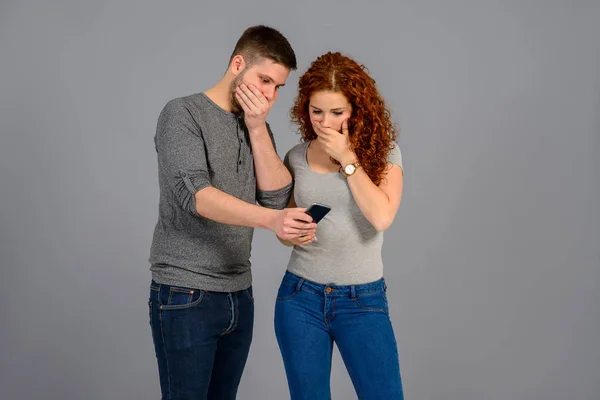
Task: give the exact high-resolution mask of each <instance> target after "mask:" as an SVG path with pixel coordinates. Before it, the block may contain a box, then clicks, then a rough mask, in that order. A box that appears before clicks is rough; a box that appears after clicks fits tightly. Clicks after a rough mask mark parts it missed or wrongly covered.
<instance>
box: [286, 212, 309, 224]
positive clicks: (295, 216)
mask: <svg viewBox="0 0 600 400" xmlns="http://www.w3.org/2000/svg"><path fill="white" fill-rule="evenodd" d="M287 216H288V217H290V218H291V219H292V220H300V221H304V222H307V223H310V222H312V221H313V218H312V217H311V216H310V215H308V214H307V213H306V209H305V208H298V209H292V210H291V211H290V212H289V213H288V215H287Z"/></svg>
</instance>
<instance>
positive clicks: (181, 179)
mask: <svg viewBox="0 0 600 400" xmlns="http://www.w3.org/2000/svg"><path fill="white" fill-rule="evenodd" d="M155 145H156V152H157V154H158V169H159V174H161V176H163V178H164V179H166V180H167V182H168V184H169V186H170V187H171V189H172V190H173V194H174V196H175V199H176V201H177V202H178V203H179V205H181V207H182V208H183V209H184V210H186V211H188V212H189V213H191V214H193V215H195V216H199V215H198V212H197V211H196V199H195V196H194V195H195V194H196V192H198V191H199V190H201V189H204V188H205V187H207V186H211V181H210V176H209V173H208V166H207V160H206V148H205V145H204V140H203V138H202V132H201V130H200V127H199V126H198V124H197V123H196V122H195V121H194V119H193V117H192V115H191V114H190V112H189V110H188V108H187V105H186V103H185V101H184V100H183V99H175V100H171V101H170V102H169V103H167V105H166V106H165V107H164V109H163V110H162V112H161V114H160V116H159V118H158V124H157V128H156V136H155Z"/></svg>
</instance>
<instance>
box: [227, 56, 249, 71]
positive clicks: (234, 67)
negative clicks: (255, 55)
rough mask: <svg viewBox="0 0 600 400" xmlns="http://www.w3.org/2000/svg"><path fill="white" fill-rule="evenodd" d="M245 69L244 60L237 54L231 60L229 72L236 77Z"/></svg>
mask: <svg viewBox="0 0 600 400" xmlns="http://www.w3.org/2000/svg"><path fill="white" fill-rule="evenodd" d="M245 68H246V60H245V59H244V56H242V55H240V54H238V55H236V56H234V57H233V58H232V59H231V63H230V64H229V70H230V71H231V73H232V74H233V75H234V76H238V75H239V74H240V72H242V71H243V70H244V69H245Z"/></svg>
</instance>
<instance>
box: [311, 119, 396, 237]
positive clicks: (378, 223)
mask: <svg viewBox="0 0 600 400" xmlns="http://www.w3.org/2000/svg"><path fill="white" fill-rule="evenodd" d="M313 126H314V127H315V132H317V135H319V138H320V139H321V140H322V141H323V143H324V146H325V151H326V152H327V154H328V155H329V156H330V157H333V158H335V159H336V160H338V161H339V162H340V164H341V165H342V166H345V165H348V164H351V163H354V162H355V161H356V160H357V157H356V154H354V152H353V151H351V150H350V142H349V139H348V121H347V120H346V121H344V122H343V123H342V134H341V135H340V133H339V132H337V131H335V130H333V129H330V128H325V127H323V126H322V125H321V124H320V123H318V122H315V124H314V125H313ZM393 151H398V153H397V154H395V156H397V157H398V159H399V160H400V164H401V157H400V153H399V149H398V148H396V147H394V149H393ZM391 155H393V154H392V153H390V156H391ZM347 179H348V185H349V186H350V190H351V191H352V196H353V197H354V200H355V201H356V204H357V205H358V207H359V208H360V210H361V212H362V213H363V215H364V216H365V218H366V219H367V220H369V222H370V223H371V224H372V225H373V227H374V228H375V229H377V230H378V231H384V230H386V229H387V228H389V227H390V225H391V224H392V222H393V221H394V218H395V217H396V212H397V211H398V207H399V206H400V199H401V198H402V183H403V171H402V169H401V168H400V166H399V165H396V164H393V163H390V162H388V163H387V168H386V175H385V176H384V179H383V180H382V181H381V183H380V184H379V186H377V185H375V184H374V183H373V181H372V180H371V178H369V175H367V173H366V172H365V170H364V169H362V168H358V170H357V171H356V172H355V173H354V174H352V175H351V176H349V177H348V178H347Z"/></svg>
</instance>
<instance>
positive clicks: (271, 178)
mask: <svg viewBox="0 0 600 400" xmlns="http://www.w3.org/2000/svg"><path fill="white" fill-rule="evenodd" d="M248 133H249V135H250V143H251V144H252V154H253V155H254V169H255V173H256V186H257V187H258V189H260V190H277V189H280V188H282V187H284V186H287V185H289V184H290V183H291V182H292V176H291V175H290V172H289V171H288V169H287V168H286V167H285V165H283V163H282V162H281V159H280V158H279V155H278V154H277V151H276V150H275V146H274V145H273V140H272V138H271V135H270V134H269V131H268V128H267V125H266V124H264V125H263V126H261V127H259V128H256V129H255V130H254V131H250V130H249V132H248Z"/></svg>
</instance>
